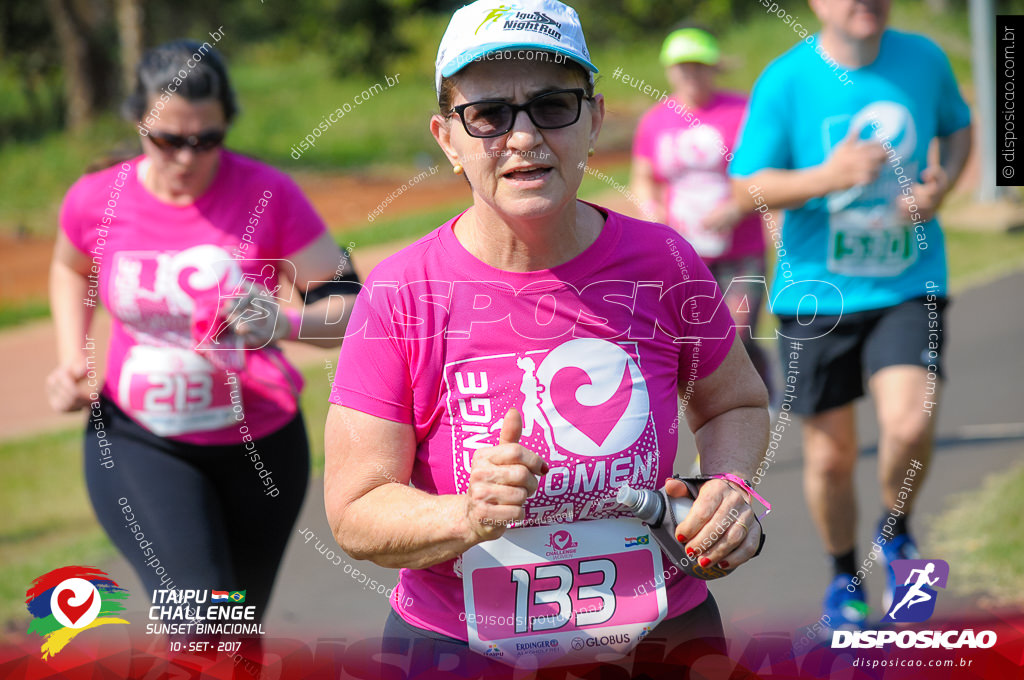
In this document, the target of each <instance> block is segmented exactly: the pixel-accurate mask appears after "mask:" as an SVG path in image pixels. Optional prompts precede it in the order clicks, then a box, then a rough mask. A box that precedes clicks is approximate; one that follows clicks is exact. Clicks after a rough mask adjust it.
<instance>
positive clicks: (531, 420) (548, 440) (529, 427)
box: [490, 357, 567, 461]
mask: <svg viewBox="0 0 1024 680" xmlns="http://www.w3.org/2000/svg"><path fill="white" fill-rule="evenodd" d="M516 366H518V367H519V369H520V370H521V371H522V372H523V382H522V384H521V385H520V386H519V391H520V392H522V393H523V408H522V416H523V436H524V437H529V436H530V435H531V434H533V426H534V424H535V423H536V424H537V426H538V427H539V428H540V431H541V434H543V435H544V443H545V444H546V445H547V447H548V456H549V458H548V460H550V461H563V460H566V459H567V456H564V455H562V454H561V453H559V452H558V451H556V450H555V440H554V439H553V438H552V436H551V423H549V422H548V417H547V416H546V415H544V411H542V410H541V408H540V404H541V393H542V392H543V391H544V386H543V385H541V384H540V383H539V382H537V364H536V362H535V361H534V360H533V359H531V358H530V357H521V358H519V359H516ZM503 422H504V415H502V417H501V418H499V419H498V420H497V421H496V422H495V423H494V424H493V425H491V428H490V429H491V431H492V432H495V431H501V424H502V423H503Z"/></svg>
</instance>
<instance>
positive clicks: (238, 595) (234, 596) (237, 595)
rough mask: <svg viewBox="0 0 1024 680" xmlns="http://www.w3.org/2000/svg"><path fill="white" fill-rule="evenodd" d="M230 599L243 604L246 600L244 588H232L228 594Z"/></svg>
mask: <svg viewBox="0 0 1024 680" xmlns="http://www.w3.org/2000/svg"><path fill="white" fill-rule="evenodd" d="M228 599H229V600H231V601H232V602H235V603H238V604H241V603H242V602H245V591H244V590H232V591H231V593H230V594H229V595H228Z"/></svg>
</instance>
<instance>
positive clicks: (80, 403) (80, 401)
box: [46, 359, 89, 413]
mask: <svg viewBox="0 0 1024 680" xmlns="http://www.w3.org/2000/svg"><path fill="white" fill-rule="evenodd" d="M85 372H86V370H85V360H84V359H82V360H81V361H79V362H75V363H73V364H61V365H59V366H57V368H55V369H53V370H52V371H51V372H50V375H48V376H47V377H46V398H47V399H48V400H49V402H50V408H52V409H53V410H54V411H59V412H62V413H65V412H71V411H77V410H79V409H82V408H85V407H86V406H87V405H88V404H89V393H88V392H87V391H86V390H85V388H84V387H83V386H82V381H83V380H84V379H85Z"/></svg>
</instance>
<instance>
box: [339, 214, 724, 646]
mask: <svg viewBox="0 0 1024 680" xmlns="http://www.w3.org/2000/svg"><path fill="white" fill-rule="evenodd" d="M595 207H596V206H595ZM598 209H599V210H601V212H602V213H604V214H605V215H606V221H605V224H604V227H603V229H602V231H601V234H600V235H599V237H598V238H597V240H596V241H595V242H594V243H593V244H592V245H591V246H590V247H588V248H587V249H586V251H584V252H583V253H581V254H580V255H579V256H577V257H575V258H573V259H572V260H570V261H569V262H566V263H565V264H562V265H559V266H557V267H553V268H551V269H548V270H543V271H534V272H527V273H521V272H509V271H504V270H499V269H494V268H492V267H490V266H488V265H486V264H485V263H483V262H481V261H480V260H478V259H476V258H475V257H474V256H473V255H471V254H470V253H469V251H467V250H466V249H465V248H464V247H463V246H462V245H461V243H460V242H459V241H458V239H457V238H456V237H455V234H454V231H453V225H454V224H455V222H456V221H457V220H458V219H459V217H455V218H453V219H452V220H451V221H449V222H447V223H445V224H444V225H442V226H441V227H440V228H438V229H436V230H434V231H433V232H431V233H430V234H428V235H427V236H425V237H423V238H422V239H420V240H419V241H417V242H416V243H413V244H412V245H410V246H409V247H408V248H405V249H404V250H402V251H401V252H399V253H397V254H396V255H394V256H392V257H390V258H388V259H387V260H385V261H384V262H382V263H381V264H380V265H379V266H378V267H377V268H376V269H375V270H374V271H373V273H372V274H371V276H370V278H369V280H368V281H367V282H366V284H365V287H364V289H363V291H362V293H361V294H360V295H359V298H358V299H357V301H356V305H355V308H354V310H353V315H352V319H351V321H350V323H349V331H348V334H347V335H346V339H345V342H344V344H343V345H342V349H341V358H340V360H339V365H338V371H337V374H336V376H335V381H334V387H333V389H332V392H331V401H332V402H334V403H336V404H340V405H343V406H347V407H349V408H352V409H356V410H358V411H362V412H364V413H368V414H370V415H374V416H377V417H379V418H384V419H387V420H391V421H395V422H399V423H409V424H411V425H412V426H413V428H414V430H415V435H416V442H417V447H416V460H415V464H414V466H413V470H412V483H413V484H414V485H415V486H416V487H417V488H419V489H422V490H424V491H427V492H429V493H433V494H462V493H465V492H466V489H467V484H468V479H469V469H470V465H471V462H472V455H473V451H475V450H476V449H478V448H481V447H485V446H493V445H495V444H497V443H498V434H499V432H500V428H501V421H502V418H503V417H504V415H505V413H506V412H507V411H508V409H509V408H512V407H515V408H517V409H519V411H520V412H521V413H522V415H523V436H522V438H521V440H520V443H521V444H523V445H524V446H526V447H527V448H529V449H530V450H532V451H535V452H537V453H538V454H539V455H540V456H541V457H543V458H544V459H545V460H547V461H548V462H549V464H550V467H551V470H550V471H549V472H548V474H547V475H545V476H544V477H543V478H542V479H541V484H540V488H539V489H538V490H537V493H536V494H535V495H534V496H533V497H532V498H530V499H529V500H528V501H527V503H526V518H527V526H531V525H537V524H546V523H559V522H565V521H572V522H579V521H586V520H591V519H598V518H608V517H622V516H628V514H627V513H623V512H621V511H620V510H619V509H618V505H617V503H615V500H614V491H615V489H616V488H617V487H618V486H620V485H621V484H623V483H625V482H626V481H627V480H629V483H630V485H631V486H634V487H636V488H650V489H653V488H658V487H661V486H662V485H663V484H664V480H665V478H666V477H669V476H671V475H672V465H673V462H674V458H675V451H676V442H677V429H678V428H679V426H680V425H679V422H678V421H677V420H676V405H677V402H678V400H677V393H678V387H679V384H680V383H682V384H684V385H685V384H686V381H687V380H688V379H691V377H692V378H693V379H700V378H702V377H705V376H707V375H708V374H710V373H711V372H712V371H714V370H715V369H716V368H717V367H718V365H719V364H720V363H721V362H722V360H723V359H724V358H725V355H726V354H727V353H728V351H729V348H730V347H731V345H732V342H733V339H734V337H735V331H734V330H733V328H732V319H731V317H730V316H729V312H728V310H727V309H726V307H725V305H722V304H720V303H721V293H720V291H719V290H718V288H717V286H716V285H715V283H714V281H713V279H712V278H711V275H710V274H709V273H708V270H707V267H706V266H705V265H704V264H703V263H702V262H701V260H700V258H699V257H697V255H696V254H695V253H694V251H693V249H692V248H691V247H690V246H689V245H688V244H687V243H686V242H685V241H684V240H683V239H682V238H680V237H679V235H678V234H676V233H675V232H674V231H673V230H671V229H669V228H668V227H666V226H664V225H660V224H654V223H650V222H642V221H639V220H635V219H632V218H629V217H626V216H624V215H620V214H618V213H614V212H609V211H605V210H604V209H602V208H598ZM698 321H699V322H700V323H696V322H698ZM679 338H690V339H691V340H690V341H683V340H680V341H678V342H676V341H674V339H679ZM698 338H701V340H700V342H699V344H698V343H697V342H696V340H697V339H698ZM387 511H388V509H387V508H381V512H387ZM515 531H516V529H510V530H509V532H507V533H506V536H508V535H509V534H510V533H514V532H515ZM620 547H621V546H620ZM460 560H461V558H459V560H452V561H448V562H444V563H441V564H437V565H435V566H433V567H430V568H427V569H402V570H401V573H400V576H399V585H398V587H397V588H396V589H395V592H394V596H393V598H392V606H393V607H394V608H395V610H396V611H397V612H398V613H399V614H400V615H401V616H402V617H403V618H404V619H405V620H406V621H408V622H409V623H411V624H413V625H415V626H419V627H421V628H426V629H429V630H434V631H437V632H440V633H443V634H445V635H449V636H451V637H455V638H459V639H462V640H466V639H467V631H466V623H465V622H464V621H465V609H464V604H465V603H464V601H463V590H462V582H461V578H460V577H459V571H460V569H461V563H460ZM665 567H666V569H667V568H668V564H667V563H666V564H665ZM706 592H707V586H706V584H705V583H704V582H703V581H700V580H696V579H693V578H690V577H686V576H684V575H682V574H677V576H676V577H674V578H671V579H669V585H668V597H669V611H668V615H669V616H677V615H679V614H681V613H683V612H685V611H687V610H689V609H690V608H692V607H694V606H696V605H697V604H700V602H702V601H703V599H704V598H705V596H706ZM460 613H461V614H462V620H460V617H459V615H460Z"/></svg>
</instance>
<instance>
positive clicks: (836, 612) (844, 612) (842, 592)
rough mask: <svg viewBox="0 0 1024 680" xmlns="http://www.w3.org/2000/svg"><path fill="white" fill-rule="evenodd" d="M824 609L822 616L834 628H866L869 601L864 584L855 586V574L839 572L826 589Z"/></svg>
mask: <svg viewBox="0 0 1024 680" xmlns="http://www.w3.org/2000/svg"><path fill="white" fill-rule="evenodd" d="M851 591H852V592H851ZM822 609H823V610H824V615H823V616H822V617H821V618H822V620H823V621H828V626H829V628H831V629H832V630H864V623H865V621H867V618H868V603H867V598H866V597H865V596H864V587H863V584H861V585H859V586H854V585H853V574H839V575H838V576H836V577H835V578H834V579H832V583H830V584H829V586H828V589H827V590H826V591H825V601H824V603H823V606H822ZM826 616H827V617H828V618H827V619H826V618H825V617H826Z"/></svg>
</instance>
